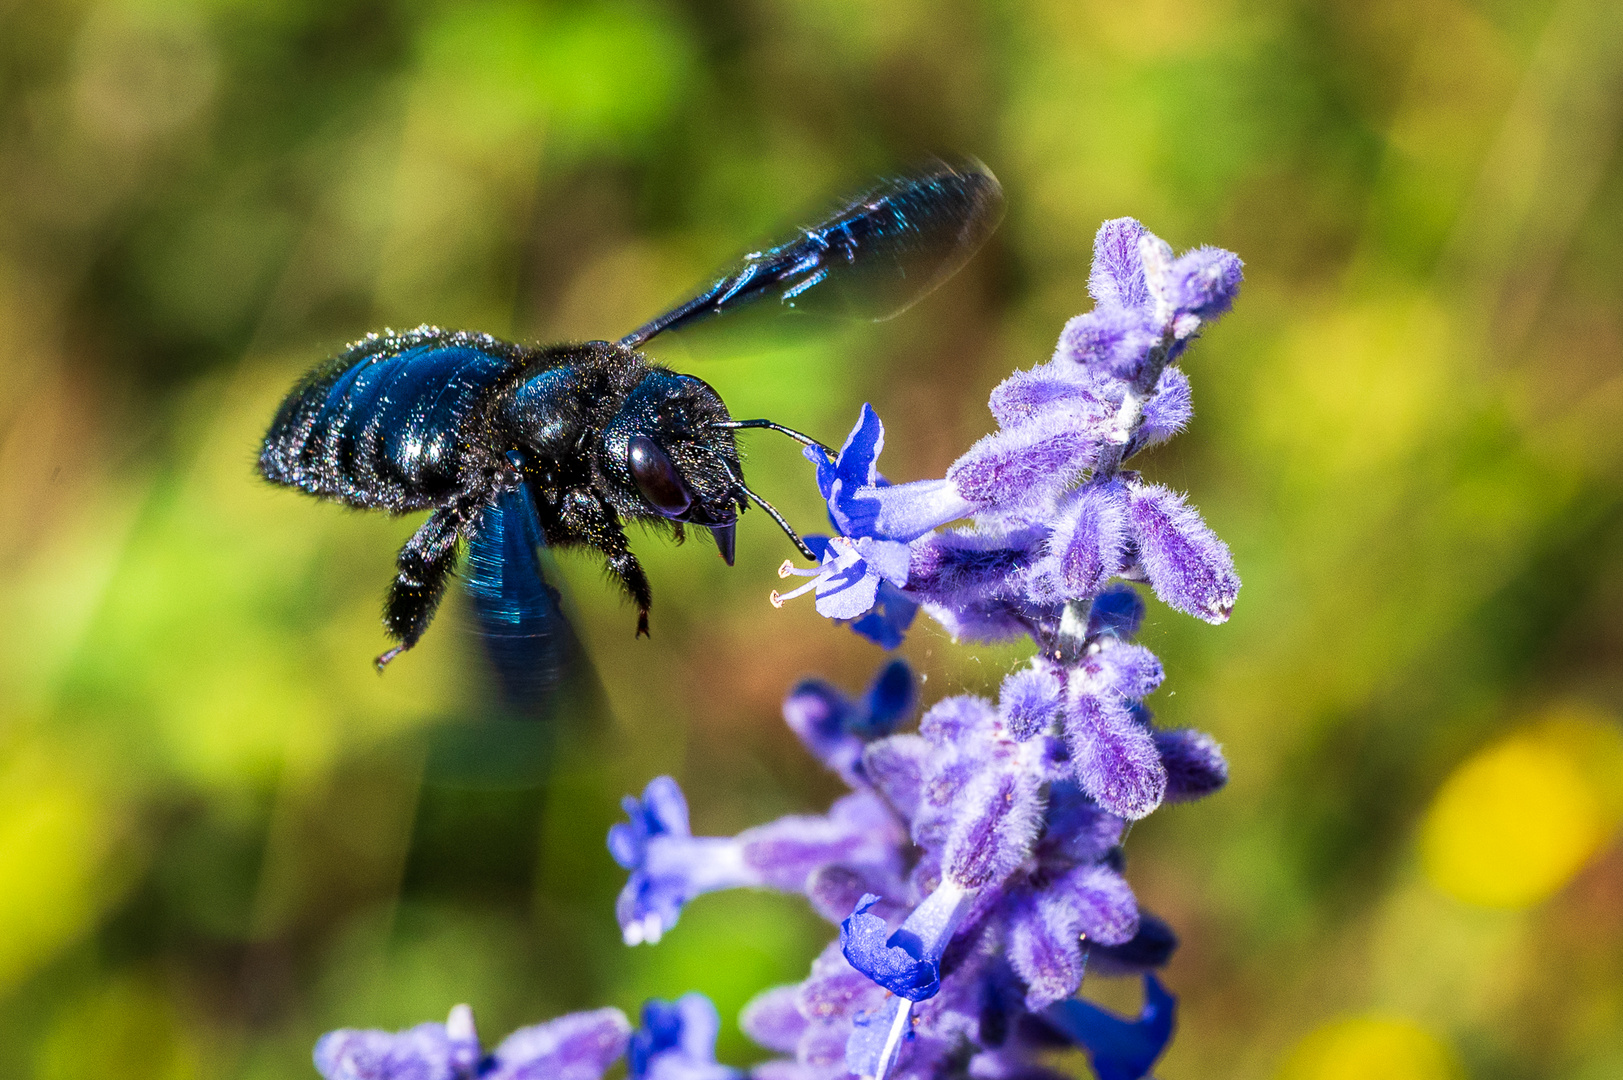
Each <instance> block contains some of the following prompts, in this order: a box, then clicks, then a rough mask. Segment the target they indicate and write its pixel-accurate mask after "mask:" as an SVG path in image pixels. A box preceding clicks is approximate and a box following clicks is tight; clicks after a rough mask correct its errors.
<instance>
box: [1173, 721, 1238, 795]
mask: <svg viewBox="0 0 1623 1080" xmlns="http://www.w3.org/2000/svg"><path fill="white" fill-rule="evenodd" d="M1155 748H1156V749H1157V750H1159V751H1160V752H1161V764H1162V765H1164V766H1165V767H1166V770H1167V801H1168V802H1191V801H1193V800H1195V799H1201V798H1205V797H1206V796H1207V795H1210V794H1212V792H1214V791H1217V790H1218V789H1219V788H1221V787H1222V786H1223V785H1224V784H1226V783H1228V779H1229V765H1228V762H1227V761H1225V760H1223V749H1222V747H1220V746H1218V745H1217V741H1216V740H1215V739H1213V738H1212V737H1211V736H1210V735H1207V734H1206V733H1205V732H1201V731H1195V730H1193V729H1190V728H1176V729H1174V730H1171V731H1157V732H1156V733H1155Z"/></svg>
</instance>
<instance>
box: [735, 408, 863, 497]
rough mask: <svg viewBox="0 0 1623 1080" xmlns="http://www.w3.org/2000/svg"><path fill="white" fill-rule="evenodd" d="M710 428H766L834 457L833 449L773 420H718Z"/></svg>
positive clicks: (746, 489) (736, 429) (737, 429)
mask: <svg viewBox="0 0 1623 1080" xmlns="http://www.w3.org/2000/svg"><path fill="white" fill-rule="evenodd" d="M710 426H711V427H719V428H728V429H730V430H733V431H742V430H745V429H749V428H765V429H766V430H768V431H776V432H777V433H778V434H780V435H787V436H789V437H790V438H791V439H793V440H795V442H797V443H800V444H801V445H802V446H815V447H817V448H818V449H819V450H821V451H822V452H823V453H825V454H827V455H828V456H829V457H833V456H834V450H833V449H832V448H831V447H828V446H824V445H823V444H822V443H820V442H818V441H817V440H816V439H814V438H812V437H811V436H810V435H802V434H801V433H800V432H798V431H796V430H795V429H794V428H791V427H784V426H783V425H782V424H777V423H774V422H772V421H771V420H718V421H716V422H715V423H714V424H712V425H710ZM739 486H740V487H742V486H743V485H742V484H740V485H739ZM744 490H745V491H748V490H749V489H748V488H745V489H744Z"/></svg>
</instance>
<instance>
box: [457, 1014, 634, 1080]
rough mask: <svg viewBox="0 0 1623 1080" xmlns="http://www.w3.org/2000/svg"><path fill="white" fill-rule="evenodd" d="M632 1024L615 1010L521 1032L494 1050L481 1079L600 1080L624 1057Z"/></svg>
mask: <svg viewBox="0 0 1623 1080" xmlns="http://www.w3.org/2000/svg"><path fill="white" fill-rule="evenodd" d="M630 1037H631V1025H630V1024H629V1023H627V1022H626V1018H625V1014H624V1013H622V1012H621V1011H620V1010H619V1009H598V1010H596V1011H594V1012H581V1013H571V1014H569V1015H568V1016H560V1017H559V1018H558V1019H556V1020H553V1021H551V1022H549V1023H545V1024H536V1025H534V1026H533V1027H523V1028H519V1029H518V1030H517V1031H515V1032H513V1033H512V1034H511V1035H509V1036H507V1038H505V1039H503V1040H502V1043H501V1045H500V1046H498V1047H496V1053H495V1055H494V1057H495V1063H494V1067H492V1068H491V1069H490V1070H489V1071H488V1072H480V1073H479V1077H480V1080H599V1078H600V1077H602V1075H603V1074H604V1073H606V1072H608V1070H609V1067H610V1066H612V1065H613V1064H614V1063H615V1062H616V1061H619V1060H620V1055H622V1054H624V1053H625V1050H626V1043H627V1041H628V1040H629V1039H630Z"/></svg>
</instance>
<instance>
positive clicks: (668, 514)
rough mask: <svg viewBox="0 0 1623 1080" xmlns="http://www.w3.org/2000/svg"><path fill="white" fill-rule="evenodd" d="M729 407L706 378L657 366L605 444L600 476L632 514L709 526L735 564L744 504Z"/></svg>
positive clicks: (601, 448) (634, 394)
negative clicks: (729, 423)
mask: <svg viewBox="0 0 1623 1080" xmlns="http://www.w3.org/2000/svg"><path fill="white" fill-rule="evenodd" d="M728 419H729V418H728V415H727V406H726V405H725V404H723V403H722V400H721V397H720V395H718V394H717V393H716V392H715V391H714V390H712V389H711V388H710V386H709V384H708V383H706V382H705V381H704V380H703V379H697V378H694V377H693V376H692V375H679V374H677V373H676V372H673V371H668V370H666V369H664V368H658V367H655V368H652V369H651V370H650V371H649V372H648V374H647V375H646V376H645V377H644V378H643V379H642V381H641V382H639V383H638V384H637V386H636V388H635V389H633V390H632V391H631V393H630V394H629V395H627V397H626V400H625V404H623V405H622V406H621V407H620V410H619V411H618V412H616V413H615V415H614V418H613V419H612V420H611V421H610V422H609V424H608V426H607V427H606V428H605V429H604V431H603V437H602V440H601V442H600V443H599V444H598V455H599V460H598V471H599V474H600V475H601V476H602V477H603V478H604V479H605V480H606V481H607V482H608V483H607V486H608V488H609V489H610V491H611V492H612V495H613V499H612V501H613V502H614V503H615V509H617V510H619V511H620V512H621V513H622V514H624V515H625V516H627V517H633V518H643V519H645V520H646V519H650V518H652V519H656V520H657V519H664V520H668V521H680V522H686V523H689V524H693V525H703V526H705V527H706V528H708V529H709V530H710V531H711V533H712V534H713V535H714V536H715V538H716V547H717V548H719V549H720V550H721V554H722V557H723V558H725V559H726V560H727V563H728V565H732V561H733V545H734V535H735V530H736V522H737V520H738V511H739V510H740V509H741V508H742V507H743V506H744V501H743V500H744V493H743V491H742V490H741V489H742V484H741V482H740V480H739V478H740V477H741V476H742V475H743V471H742V468H741V466H740V465H739V462H738V447H737V445H736V443H735V441H734V436H733V432H732V431H731V430H730V429H728V428H726V427H723V426H721V425H722V424H724V423H725V422H727V420H728Z"/></svg>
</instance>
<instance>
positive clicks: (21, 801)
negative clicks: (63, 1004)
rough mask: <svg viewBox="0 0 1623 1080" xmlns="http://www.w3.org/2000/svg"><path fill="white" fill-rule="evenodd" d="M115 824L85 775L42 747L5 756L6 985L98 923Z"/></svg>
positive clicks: (1, 816) (0, 865)
mask: <svg viewBox="0 0 1623 1080" xmlns="http://www.w3.org/2000/svg"><path fill="white" fill-rule="evenodd" d="M115 832H116V829H115V827H114V824H113V822H112V821H111V820H110V819H109V816H108V814H107V813H106V810H105V808H104V807H102V806H101V805H99V801H98V800H97V798H96V797H95V794H94V792H93V791H92V790H91V789H90V788H89V787H88V786H87V785H86V784H85V783H84V782H83V781H82V780H81V779H80V778H78V777H75V776H73V775H71V774H69V773H66V772H64V771H62V770H60V769H57V768H54V767H53V766H52V765H51V764H50V763H49V762H48V761H46V760H44V759H42V758H41V757H40V756H38V755H32V754H24V755H20V756H18V757H13V758H11V759H10V760H0V926H3V927H5V932H4V933H3V934H0V992H3V991H5V990H8V989H10V988H11V987H12V986H14V985H16V984H17V983H18V982H20V981H21V980H22V979H24V978H26V977H27V976H29V975H31V974H32V973H33V972H34V971H35V970H36V969H37V968H38V967H39V965H40V964H42V963H44V962H45V961H46V960H48V959H49V958H50V957H51V956H52V955H53V954H54V953H55V952H56V951H57V950H58V949H59V948H61V947H62V946H63V945H65V944H67V943H68V942H69V941H72V940H73V939H74V938H76V937H78V936H80V935H81V934H84V933H85V932H87V931H88V930H89V929H90V928H91V926H92V925H93V924H94V922H95V920H96V918H97V917H98V916H99V913H100V907H101V904H102V903H104V902H105V900H106V898H107V897H106V882H105V881H104V880H103V878H104V876H105V874H104V869H105V868H104V865H103V864H104V862H105V860H106V856H107V853H108V848H109V846H110V844H111V841H112V839H113V836H114V834H115Z"/></svg>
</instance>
